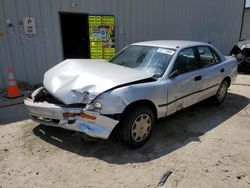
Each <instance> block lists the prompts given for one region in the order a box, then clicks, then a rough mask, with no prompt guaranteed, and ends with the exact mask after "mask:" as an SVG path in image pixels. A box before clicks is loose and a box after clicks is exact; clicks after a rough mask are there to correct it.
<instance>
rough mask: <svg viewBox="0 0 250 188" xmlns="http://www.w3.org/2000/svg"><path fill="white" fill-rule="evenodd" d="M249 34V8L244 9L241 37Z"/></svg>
mask: <svg viewBox="0 0 250 188" xmlns="http://www.w3.org/2000/svg"><path fill="white" fill-rule="evenodd" d="M248 35H250V8H247V9H245V13H244V18H243V26H242V33H241V38H245V37H247V36H248Z"/></svg>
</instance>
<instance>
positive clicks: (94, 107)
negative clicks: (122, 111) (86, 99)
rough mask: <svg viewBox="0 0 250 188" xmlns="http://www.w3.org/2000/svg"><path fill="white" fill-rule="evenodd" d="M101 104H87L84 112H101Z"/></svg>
mask: <svg viewBox="0 0 250 188" xmlns="http://www.w3.org/2000/svg"><path fill="white" fill-rule="evenodd" d="M101 109H102V104H101V103H99V102H92V103H90V104H87V105H86V107H85V110H90V111H95V110H101Z"/></svg>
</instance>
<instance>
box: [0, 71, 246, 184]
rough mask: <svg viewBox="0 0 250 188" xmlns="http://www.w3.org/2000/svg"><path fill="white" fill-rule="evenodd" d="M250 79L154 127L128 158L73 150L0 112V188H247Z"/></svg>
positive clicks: (70, 139)
mask: <svg viewBox="0 0 250 188" xmlns="http://www.w3.org/2000/svg"><path fill="white" fill-rule="evenodd" d="M249 84H250V76H249V75H239V76H238V78H237V82H236V84H235V85H232V86H231V87H230V90H229V93H228V96H227V98H226V100H225V102H224V103H223V104H222V105H221V106H220V107H213V106H210V105H209V104H208V102H202V103H199V104H197V105H194V106H192V107H190V108H188V109H186V110H183V111H181V112H178V113H176V114H174V115H172V116H170V117H168V118H166V119H164V120H161V121H159V122H158V123H157V125H156V126H155V129H154V133H153V136H152V139H151V140H150V141H149V142H148V143H147V144H146V145H145V146H144V147H142V148H140V149H137V150H129V149H127V148H126V147H124V146H122V145H121V144H120V143H119V142H117V141H102V140H100V141H91V142H90V141H89V142H79V141H77V140H76V139H75V137H74V136H72V132H70V131H67V130H63V129H58V128H53V127H45V126H42V125H38V124H37V123H34V122H32V121H31V120H29V119H28V118H27V115H26V112H25V109H24V106H23V105H16V106H10V107H5V108H0V125H2V126H0V172H1V173H0V187H3V188H5V187H156V186H157V184H158V182H159V179H160V177H161V176H162V174H164V173H165V172H166V171H167V170H171V171H172V174H171V175H170V176H169V178H168V179H167V181H166V183H165V184H164V186H163V187H185V188H186V187H192V188H196V187H197V188H199V187H219V188H228V187H243V188H245V187H250V147H249V145H250V105H249V102H250V100H249V98H250V86H249Z"/></svg>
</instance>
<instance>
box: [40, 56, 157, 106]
mask: <svg viewBox="0 0 250 188" xmlns="http://www.w3.org/2000/svg"><path fill="white" fill-rule="evenodd" d="M152 76H153V74H151V73H147V72H144V71H140V70H135V69H132V68H127V67H123V66H120V65H115V64H112V63H109V62H107V61H105V60H89V59H67V60H65V61H63V62H61V63H59V64H58V65H56V66H55V67H53V68H51V69H50V70H48V71H47V72H46V73H45V75H44V80H43V84H44V87H45V88H46V89H47V90H48V91H49V92H50V93H51V94H52V95H53V96H54V97H56V98H57V99H59V100H61V101H62V102H63V103H65V104H74V103H90V102H91V101H92V100H93V99H94V98H95V97H96V96H97V95H99V94H101V93H102V92H104V91H107V90H109V89H112V88H114V87H117V86H120V85H123V84H127V83H131V82H134V81H139V80H143V79H147V78H151V77H152Z"/></svg>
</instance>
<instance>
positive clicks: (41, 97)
mask: <svg viewBox="0 0 250 188" xmlns="http://www.w3.org/2000/svg"><path fill="white" fill-rule="evenodd" d="M45 101H46V102H48V103H52V104H63V103H62V102H61V101H59V100H58V99H56V98H55V97H53V96H52V95H51V94H50V93H49V92H48V91H47V90H46V89H43V90H41V91H40V92H39V93H38V94H37V95H36V96H35V99H34V102H45Z"/></svg>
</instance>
